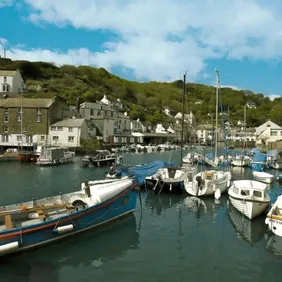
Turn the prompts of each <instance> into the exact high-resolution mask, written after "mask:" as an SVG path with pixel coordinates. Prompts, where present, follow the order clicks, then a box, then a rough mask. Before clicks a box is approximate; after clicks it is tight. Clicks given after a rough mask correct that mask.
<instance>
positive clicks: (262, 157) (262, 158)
mask: <svg viewBox="0 0 282 282" xmlns="http://www.w3.org/2000/svg"><path fill="white" fill-rule="evenodd" d="M266 160H267V157H266V154H255V155H254V158H253V163H265V162H266Z"/></svg>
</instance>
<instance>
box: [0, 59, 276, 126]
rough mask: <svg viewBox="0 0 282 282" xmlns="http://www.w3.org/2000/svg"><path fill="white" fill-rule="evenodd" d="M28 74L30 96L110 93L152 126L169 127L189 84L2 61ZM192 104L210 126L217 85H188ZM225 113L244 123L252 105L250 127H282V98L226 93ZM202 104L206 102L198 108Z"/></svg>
mask: <svg viewBox="0 0 282 282" xmlns="http://www.w3.org/2000/svg"><path fill="white" fill-rule="evenodd" d="M17 68H19V69H20V70H21V72H22V75H23V78H24V80H25V82H26V84H27V86H28V89H29V90H28V93H27V96H28V97H52V96H55V95H58V96H61V97H63V98H65V99H66V100H67V101H68V103H70V104H74V103H75V101H76V98H77V97H78V96H80V98H81V100H82V101H89V102H95V101H96V100H100V99H102V97H103V95H104V94H106V95H107V97H108V98H109V99H117V98H120V99H121V100H122V102H123V103H124V104H125V105H126V106H127V107H128V109H129V110H130V116H131V117H132V118H135V119H136V118H140V119H141V120H142V121H147V122H148V123H150V124H156V123H158V122H169V120H168V118H167V117H166V116H165V115H164V114H163V113H162V108H163V107H166V106H169V107H170V108H171V111H172V114H174V113H177V112H178V111H181V109H182V104H181V102H182V86H183V81H181V80H177V81H175V82H172V83H165V82H155V81H152V82H148V83H138V82H134V81H128V80H125V79H122V78H120V77H118V76H115V75H113V74H111V73H109V72H108V71H106V70H105V69H103V68H99V69H97V68H94V67H89V66H79V67H75V66H70V65H64V66H62V67H57V66H55V65H54V64H51V63H45V62H34V63H31V62H28V61H11V60H9V59H0V69H17ZM187 94H188V95H187V98H186V99H187V101H186V103H185V110H186V111H190V110H191V111H192V112H193V113H194V114H195V116H196V120H197V123H198V124H199V123H202V122H210V121H211V117H210V116H209V115H208V113H210V114H213V116H214V110H215V88H214V87H212V86H207V85H202V84H195V83H187ZM222 97H223V98H222V101H223V107H224V111H225V112H228V109H229V121H232V122H234V123H236V122H237V121H238V120H242V119H243V107H244V104H245V103H246V102H254V103H256V104H257V106H258V107H257V109H248V111H247V123H248V125H249V126H257V125H259V124H261V123H263V122H265V121H266V119H268V118H270V119H272V120H273V121H274V122H276V123H278V124H280V123H281V121H282V98H279V99H275V100H274V101H270V99H269V98H268V97H264V95H263V94H254V93H252V92H251V91H236V90H233V89H230V88H223V89H222ZM199 101H201V102H202V103H201V104H199V103H196V104H195V102H199Z"/></svg>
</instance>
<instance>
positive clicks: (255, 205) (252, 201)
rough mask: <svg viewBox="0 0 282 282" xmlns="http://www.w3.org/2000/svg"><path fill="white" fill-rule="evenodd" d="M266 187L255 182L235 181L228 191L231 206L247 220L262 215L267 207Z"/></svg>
mask: <svg viewBox="0 0 282 282" xmlns="http://www.w3.org/2000/svg"><path fill="white" fill-rule="evenodd" d="M266 190H267V186H266V184H264V183H261V182H258V181H255V180H236V181H234V182H233V184H232V186H231V187H230V189H229V190H228V195H229V199H230V202H231V204H232V206H233V207H234V208H235V209H236V210H237V211H239V212H241V213H242V214H244V215H245V216H246V217H248V218H249V219H253V218H255V217H257V216H259V215H260V214H261V213H263V212H264V211H265V210H266V208H267V207H268V205H269V202H270V197H269V195H268V194H267V193H266Z"/></svg>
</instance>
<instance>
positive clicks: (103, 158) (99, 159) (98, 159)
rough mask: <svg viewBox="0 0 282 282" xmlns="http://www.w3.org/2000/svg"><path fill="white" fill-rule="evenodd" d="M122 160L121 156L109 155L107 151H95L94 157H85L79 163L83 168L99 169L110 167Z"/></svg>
mask: <svg viewBox="0 0 282 282" xmlns="http://www.w3.org/2000/svg"><path fill="white" fill-rule="evenodd" d="M122 158H123V157H122V156H120V155H117V154H115V153H111V152H109V151H108V150H97V151H96V155H93V156H92V155H86V156H84V157H83V158H82V160H81V161H82V164H83V166H88V167H99V166H111V165H112V164H114V163H118V162H120V161H121V160H122Z"/></svg>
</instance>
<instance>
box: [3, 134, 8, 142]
mask: <svg viewBox="0 0 282 282" xmlns="http://www.w3.org/2000/svg"><path fill="white" fill-rule="evenodd" d="M2 142H3V143H7V142H9V135H2Z"/></svg>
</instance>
